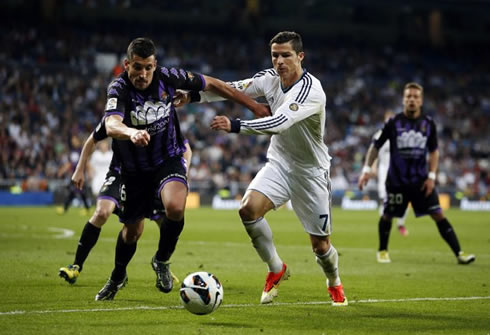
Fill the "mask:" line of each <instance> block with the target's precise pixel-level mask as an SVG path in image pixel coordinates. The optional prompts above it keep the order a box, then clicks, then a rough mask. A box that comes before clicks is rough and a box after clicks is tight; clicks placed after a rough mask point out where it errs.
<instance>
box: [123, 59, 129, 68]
mask: <svg viewBox="0 0 490 335" xmlns="http://www.w3.org/2000/svg"><path fill="white" fill-rule="evenodd" d="M124 70H126V71H129V60H128V59H127V58H125V59H124Z"/></svg>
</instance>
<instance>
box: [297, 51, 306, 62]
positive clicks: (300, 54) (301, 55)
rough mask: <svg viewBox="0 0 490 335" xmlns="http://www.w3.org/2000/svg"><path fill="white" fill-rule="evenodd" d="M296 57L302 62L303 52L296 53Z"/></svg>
mask: <svg viewBox="0 0 490 335" xmlns="http://www.w3.org/2000/svg"><path fill="white" fill-rule="evenodd" d="M298 57H299V60H300V61H301V62H302V61H303V59H305V52H304V51H301V52H300V53H298Z"/></svg>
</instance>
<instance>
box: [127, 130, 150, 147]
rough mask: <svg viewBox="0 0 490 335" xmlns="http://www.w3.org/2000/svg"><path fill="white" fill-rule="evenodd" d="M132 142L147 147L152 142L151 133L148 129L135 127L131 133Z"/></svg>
mask: <svg viewBox="0 0 490 335" xmlns="http://www.w3.org/2000/svg"><path fill="white" fill-rule="evenodd" d="M131 142H133V143H134V144H135V145H137V146H139V147H146V146H147V145H148V144H149V143H150V134H148V132H147V131H146V130H142V129H141V130H138V129H134V132H133V133H132V134H131Z"/></svg>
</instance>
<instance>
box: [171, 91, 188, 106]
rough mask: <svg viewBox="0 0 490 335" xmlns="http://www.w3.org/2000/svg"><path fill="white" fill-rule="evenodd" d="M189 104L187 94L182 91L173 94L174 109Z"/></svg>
mask: <svg viewBox="0 0 490 335" xmlns="http://www.w3.org/2000/svg"><path fill="white" fill-rule="evenodd" d="M190 102H191V95H190V94H189V92H185V91H182V90H176V91H175V94H174V99H173V104H174V106H175V107H182V106H184V105H187V104H189V103H190Z"/></svg>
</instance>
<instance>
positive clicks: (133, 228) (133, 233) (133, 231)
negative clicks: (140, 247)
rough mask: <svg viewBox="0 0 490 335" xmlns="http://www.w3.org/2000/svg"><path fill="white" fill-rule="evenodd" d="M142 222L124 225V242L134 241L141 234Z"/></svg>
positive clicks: (130, 242)
mask: <svg viewBox="0 0 490 335" xmlns="http://www.w3.org/2000/svg"><path fill="white" fill-rule="evenodd" d="M143 227H144V226H143V222H142V221H141V222H140V223H135V224H132V225H125V227H124V228H123V229H124V231H123V240H124V242H125V243H126V244H133V243H136V242H137V241H138V240H139V238H140V237H141V235H142V234H143Z"/></svg>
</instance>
